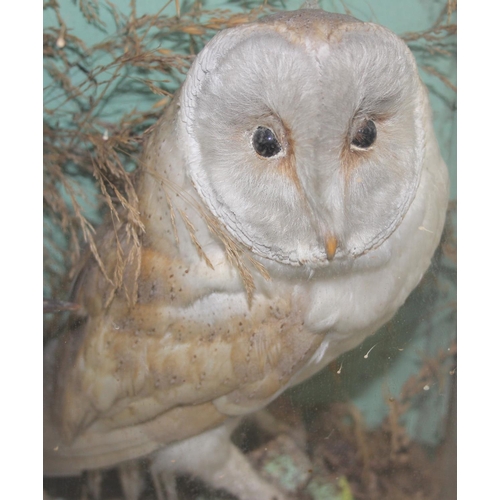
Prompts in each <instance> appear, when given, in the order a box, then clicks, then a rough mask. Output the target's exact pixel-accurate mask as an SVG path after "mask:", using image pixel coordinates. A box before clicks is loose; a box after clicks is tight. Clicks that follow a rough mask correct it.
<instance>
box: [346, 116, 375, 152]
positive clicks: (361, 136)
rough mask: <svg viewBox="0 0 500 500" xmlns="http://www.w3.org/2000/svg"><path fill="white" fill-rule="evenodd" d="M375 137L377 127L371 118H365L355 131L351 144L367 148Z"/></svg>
mask: <svg viewBox="0 0 500 500" xmlns="http://www.w3.org/2000/svg"><path fill="white" fill-rule="evenodd" d="M376 138H377V127H376V126H375V123H373V121H372V120H365V121H364V122H363V123H362V125H361V127H359V128H358V130H357V131H356V135H355V136H354V138H353V139H352V141H351V144H352V145H353V146H355V147H356V148H360V149H368V148H369V147H370V146H371V145H372V144H373V143H374V142H375V139H376Z"/></svg>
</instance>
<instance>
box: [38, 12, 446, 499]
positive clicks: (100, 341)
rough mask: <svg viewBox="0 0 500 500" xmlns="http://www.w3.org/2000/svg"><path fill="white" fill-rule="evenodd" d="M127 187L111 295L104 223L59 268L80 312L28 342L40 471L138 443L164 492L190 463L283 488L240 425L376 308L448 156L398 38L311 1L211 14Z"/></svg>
mask: <svg viewBox="0 0 500 500" xmlns="http://www.w3.org/2000/svg"><path fill="white" fill-rule="evenodd" d="M136 188H137V193H138V197H139V203H140V213H141V218H142V222H143V224H144V233H143V234H142V237H141V238H142V240H141V245H142V247H141V254H140V258H139V256H138V257H137V258H135V259H130V261H131V263H130V265H129V267H128V268H126V269H125V272H124V279H123V284H122V285H121V287H120V288H119V289H117V290H113V291H112V293H111V294H109V293H107V290H108V289H109V287H108V283H107V281H106V279H105V277H104V274H103V273H102V269H104V270H106V269H112V268H113V265H114V264H115V259H116V251H117V249H116V240H115V237H114V235H115V233H114V232H113V230H112V229H111V226H106V225H104V226H103V228H101V232H100V236H99V252H100V255H101V257H102V262H101V263H100V264H98V263H97V262H96V261H95V260H94V259H93V258H91V257H89V258H88V259H87V261H86V262H84V263H83V264H82V268H81V272H80V274H79V276H78V278H77V280H76V282H75V285H74V290H73V294H72V297H71V300H72V301H73V302H76V303H77V304H80V306H81V309H80V310H79V311H78V312H76V313H74V314H73V315H72V317H71V318H70V321H69V322H68V326H67V329H66V332H65V333H64V334H63V335H61V336H58V337H57V338H55V339H54V340H52V341H51V342H50V343H49V344H48V345H47V347H46V349H45V353H44V357H45V362H44V370H45V374H44V470H45V474H46V475H48V476H70V475H78V474H80V473H81V472H83V471H86V470H94V469H105V468H109V467H114V466H117V465H118V466H122V467H125V468H126V464H127V463H132V462H133V461H134V460H136V459H139V458H144V457H145V458H146V459H147V460H148V463H149V464H150V467H151V470H152V471H153V473H154V477H155V478H157V479H158V481H159V484H160V490H162V489H163V488H165V489H166V491H168V493H169V496H170V497H175V489H174V488H172V487H171V486H168V484H167V483H168V480H167V479H168V477H171V476H172V475H173V474H175V473H190V474H194V475H196V476H198V477H200V478H201V479H203V480H205V481H206V482H208V483H209V484H210V485H211V486H213V487H215V488H223V489H226V490H228V491H230V492H231V493H233V494H234V495H236V496H237V497H238V498H240V499H241V500H255V499H269V500H270V499H272V498H276V499H278V498H284V495H283V493H281V492H280V491H279V490H278V489H277V488H276V487H275V486H272V485H270V484H268V483H266V482H265V481H264V480H262V479H261V478H260V477H259V476H258V474H257V473H256V472H255V471H253V470H252V469H251V467H250V465H249V463H248V462H247V461H246V458H245V457H244V455H243V454H242V453H241V452H240V451H239V450H238V449H237V448H236V447H235V446H234V445H233V444H231V442H230V440H229V434H230V432H231V430H232V429H233V427H234V425H235V422H237V421H238V419H239V418H240V417H241V416H243V415H247V414H250V413H252V412H255V411H257V410H259V409H262V408H264V407H265V406H266V405H267V404H268V403H269V402H271V401H272V400H273V399H275V398H276V397H277V396H278V395H279V394H281V393H282V392H283V391H284V390H285V389H287V388H289V387H291V386H293V385H295V384H298V383H300V382H301V381H303V380H305V379H307V378H308V377H310V376H311V375H313V374H314V373H316V372H318V371H319V370H321V369H322V368H323V367H324V366H325V365H327V364H328V363H330V362H331V361H332V360H333V359H334V358H336V357H337V356H339V355H340V354H342V353H343V352H345V351H347V350H349V349H352V348H353V347H354V346H356V345H358V344H359V343H360V342H362V341H363V340H364V339H365V338H366V337H367V336H368V335H370V334H372V333H374V332H375V331H376V330H377V329H378V328H379V327H380V326H381V325H383V324H384V323H385V322H387V321H388V320H389V319H390V318H391V317H392V316H393V315H394V314H395V312H396V311H397V309H398V308H399V307H400V306H401V305H402V304H403V302H404V301H405V299H406V298H407V297H408V295H409V294H410V292H411V291H412V290H413V288H414V287H415V286H416V285H417V284H418V282H419V280H420V279H421V277H422V275H423V273H424V272H425V270H426V269H427V267H428V266H429V263H430V259H431V257H432V255H433V253H434V251H435V249H436V247H437V244H438V242H439V239H440V235H441V232H442V229H443V224H444V218H445V212H446V207H447V199H448V178H447V170H446V167H445V164H444V162H443V160H442V158H441V156H440V153H439V148H438V145H437V142H436V138H435V136H434V132H433V128H432V121H431V111H430V107H429V102H428V96H427V92H426V89H425V87H424V86H423V84H422V82H421V81H420V79H419V76H418V71H417V67H416V64H415V61H414V59H413V57H412V54H411V52H410V50H409V49H408V48H407V46H406V45H405V44H404V42H403V41H402V40H400V39H399V38H398V37H397V36H396V35H394V34H393V33H391V32H390V31H389V30H387V29H385V28H383V27H381V26H378V25H376V24H372V23H365V22H361V21H358V20H357V19H354V18H352V17H350V16H346V15H339V14H330V13H326V12H324V11H321V10H317V9H304V10H298V11H294V12H285V13H278V14H275V15H271V16H269V17H266V18H263V19H261V20H259V21H258V22H254V23H250V24H246V25H242V26H238V27H235V28H231V29H227V30H225V31H222V32H221V33H219V34H218V35H216V36H215V37H214V38H213V39H212V40H211V41H210V42H209V43H208V44H207V45H206V47H205V48H204V49H203V50H202V51H201V52H200V53H199V55H198V56H197V58H196V59H195V61H194V62H193V65H192V67H191V68H190V71H189V72H188V75H187V77H186V80H185V82H184V84H183V85H182V87H181V89H180V91H179V92H178V93H177V95H176V96H175V98H174V99H173V101H172V102H171V104H170V105H169V106H168V108H167V109H166V112H165V113H164V115H163V117H162V118H161V119H160V120H159V122H158V123H157V125H156V127H155V129H154V132H153V133H152V135H151V137H150V138H149V141H148V143H147V145H146V146H145V149H144V153H143V156H142V159H141V162H140V165H139V171H138V175H137V184H136ZM124 227H125V226H123V227H122V228H119V229H118V232H119V236H120V242H121V244H122V248H123V249H124V251H125V253H126V252H127V248H130V243H128V240H127V235H126V231H125V229H124ZM127 245H128V246H127ZM129 285H130V286H129ZM128 495H129V496H128V498H132V497H133V496H134V495H133V494H131V493H130V491H129V493H128ZM159 495H162V493H161V492H159Z"/></svg>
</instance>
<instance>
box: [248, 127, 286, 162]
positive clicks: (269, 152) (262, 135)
mask: <svg viewBox="0 0 500 500" xmlns="http://www.w3.org/2000/svg"><path fill="white" fill-rule="evenodd" d="M252 145H253V148H254V149H255V152H256V153H257V154H258V155H260V156H263V157H264V158H271V157H272V156H275V155H277V154H278V153H279V152H280V151H281V145H280V143H279V142H278V139H276V136H275V135H274V132H273V131H272V130H271V129H269V128H266V127H257V129H256V130H255V132H254V133H253V137H252Z"/></svg>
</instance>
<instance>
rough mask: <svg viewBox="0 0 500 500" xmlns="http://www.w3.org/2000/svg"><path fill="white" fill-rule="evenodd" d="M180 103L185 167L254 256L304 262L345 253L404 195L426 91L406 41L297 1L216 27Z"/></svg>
mask: <svg viewBox="0 0 500 500" xmlns="http://www.w3.org/2000/svg"><path fill="white" fill-rule="evenodd" d="M179 102H180V104H179V105H180V114H179V118H180V120H179V123H178V127H179V129H178V133H179V138H180V140H181V141H182V143H183V145H184V146H183V150H184V151H185V164H186V165H187V171H188V175H189V176H190V178H191V180H192V182H193V184H194V186H195V188H196V190H197V192H198V194H199V195H200V197H201V199H202V200H203V202H204V203H205V204H206V206H207V208H208V209H209V210H210V211H211V212H212V214H213V215H215V216H216V217H217V218H218V219H219V220H220V221H221V222H222V223H223V224H224V226H225V227H226V229H227V230H228V231H229V233H230V234H231V235H232V236H233V237H234V238H235V239H236V240H238V241H239V242H240V243H242V244H244V245H245V246H247V247H249V248H250V249H251V250H252V252H254V253H255V254H256V255H258V256H260V257H264V258H266V259H271V260H272V261H276V262H279V263H281V264H286V265H293V266H299V265H308V266H311V267H313V268H314V267H319V266H325V265H328V264H329V262H331V261H332V260H334V261H337V260H340V261H342V260H346V259H353V258H356V257H357V256H360V255H362V254H365V253H367V252H369V251H370V250H371V249H373V248H376V247H377V246H379V245H380V244H382V243H383V242H384V241H385V240H386V239H387V238H388V237H389V236H390V235H391V233H392V232H393V231H394V230H395V229H396V228H397V227H398V225H399V224H400V222H401V220H402V219H403V217H404V216H405V214H406V212H407V211H408V208H409V206H410V204H411V202H412V200H413V198H414V196H415V192H416V189H417V186H418V184H419V179H420V173H421V169H422V164H423V160H424V156H425V126H424V119H425V115H426V113H427V112H428V111H427V106H428V103H427V96H426V92H425V90H424V88H423V85H422V84H421V82H420V79H419V76H418V72H417V68H416V64H415V61H414V58H413V56H412V54H411V52H410V50H409V49H408V47H407V46H406V45H405V43H404V42H403V41H402V40H401V39H399V38H398V37H397V36H396V35H394V34H393V33H391V32H390V31H389V30H387V29H385V28H383V27H381V26H378V25H375V24H371V23H364V22H361V21H358V20H356V19H354V18H352V17H349V16H345V15H339V14H330V13H326V12H324V11H320V10H299V11H295V12H285V13H280V14H278V15H273V16H270V17H267V18H264V19H262V20H261V21H260V22H258V23H253V24H250V25H243V26H239V27H236V28H233V29H229V30H225V31H223V32H221V33H219V34H218V35H217V36H216V37H215V38H213V39H212V41H211V42H210V43H208V44H207V46H206V47H205V48H204V49H203V50H202V51H201V53H200V54H199V55H198V57H197V58H196V60H195V62H194V64H193V65H192V67H191V69H190V71H189V73H188V75H187V79H186V81H185V83H184V85H183V88H182V91H181V98H180V100H179Z"/></svg>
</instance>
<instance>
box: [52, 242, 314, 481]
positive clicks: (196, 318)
mask: <svg viewBox="0 0 500 500" xmlns="http://www.w3.org/2000/svg"><path fill="white" fill-rule="evenodd" d="M200 270H202V271H203V273H207V272H208V273H210V272H212V273H220V269H217V270H211V269H209V268H208V266H207V265H206V264H204V262H202V260H201V259H200V263H199V266H198V267H197V266H188V267H186V263H185V261H184V260H183V259H182V258H181V256H180V255H177V256H176V257H175V256H174V257H172V255H170V256H167V255H166V254H165V253H159V252H157V251H155V250H152V249H150V248H147V247H146V248H143V251H142V258H141V267H140V275H139V299H138V301H137V303H135V304H134V305H131V304H130V303H129V302H128V301H127V299H126V297H125V294H124V293H122V292H120V291H119V292H118V293H117V294H116V296H115V297H114V299H113V300H112V302H111V303H110V305H109V306H108V307H105V306H104V305H103V303H102V301H103V300H104V299H102V298H100V297H101V294H99V289H100V288H101V289H102V286H103V283H104V282H103V277H102V273H100V272H99V270H98V269H97V266H94V268H93V269H90V270H89V269H86V270H85V276H84V278H82V279H81V280H79V287H78V290H76V292H75V294H74V300H76V301H78V302H79V303H84V304H85V305H86V307H85V310H86V311H87V312H86V314H85V315H79V316H74V317H73V321H72V323H70V325H71V326H70V328H69V331H68V332H67V333H66V334H65V335H64V336H62V337H60V338H59V339H56V340H55V341H54V342H53V343H52V344H51V345H49V346H48V348H47V349H46V353H45V358H46V362H45V370H46V372H45V383H44V386H45V394H44V403H45V404H44V420H45V422H44V428H45V436H44V448H45V450H44V451H45V457H44V467H45V472H46V474H48V475H72V474H78V473H79V472H81V471H82V470H85V469H93V468H100V467H106V466H112V465H114V464H116V463H118V462H121V461H124V460H128V459H132V458H136V457H139V456H143V455H146V454H148V453H150V452H152V451H154V450H156V449H158V448H160V447H162V446H164V445H166V444H168V443H171V442H174V441H177V440H181V439H185V438H187V437H190V436H192V435H196V434H199V433H200V432H203V431H204V430H207V429H210V428H212V427H215V426H217V425H219V424H220V423H221V422H223V421H224V420H225V419H226V418H227V417H228V416H230V415H241V414H244V413H248V412H250V411H253V410H255V409H257V408H260V407H262V406H264V405H265V404H266V403H267V402H268V401H269V400H270V399H272V398H273V396H275V395H276V394H277V393H278V392H279V391H280V390H282V389H283V388H284V387H285V386H286V383H287V382H288V380H289V379H290V377H291V376H292V375H293V374H294V373H295V372H296V371H297V370H298V369H300V367H301V366H302V365H303V364H304V363H305V362H306V360H307V359H308V358H309V356H310V355H311V354H312V353H313V352H314V350H315V349H316V348H317V347H318V345H319V344H320V342H321V340H322V336H321V335H317V334H312V333H310V332H307V331H305V329H304V326H303V318H302V315H301V314H300V311H299V310H298V309H297V308H296V307H292V300H291V295H290V294H288V295H287V294H285V293H283V294H280V295H281V296H280V298H278V299H270V298H268V297H266V296H265V295H263V294H256V295H255V297H254V299H253V301H252V306H251V307H250V306H249V304H248V300H247V296H246V293H245V291H244V287H243V285H241V286H240V288H239V289H237V290H234V289H233V290H231V291H224V290H218V291H213V290H212V291H209V290H208V289H206V290H205V289H204V288H203V287H201V292H200V287H199V286H197V285H199V282H200V279H201V278H200V279H199V277H198V276H197V274H199V272H200Z"/></svg>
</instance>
